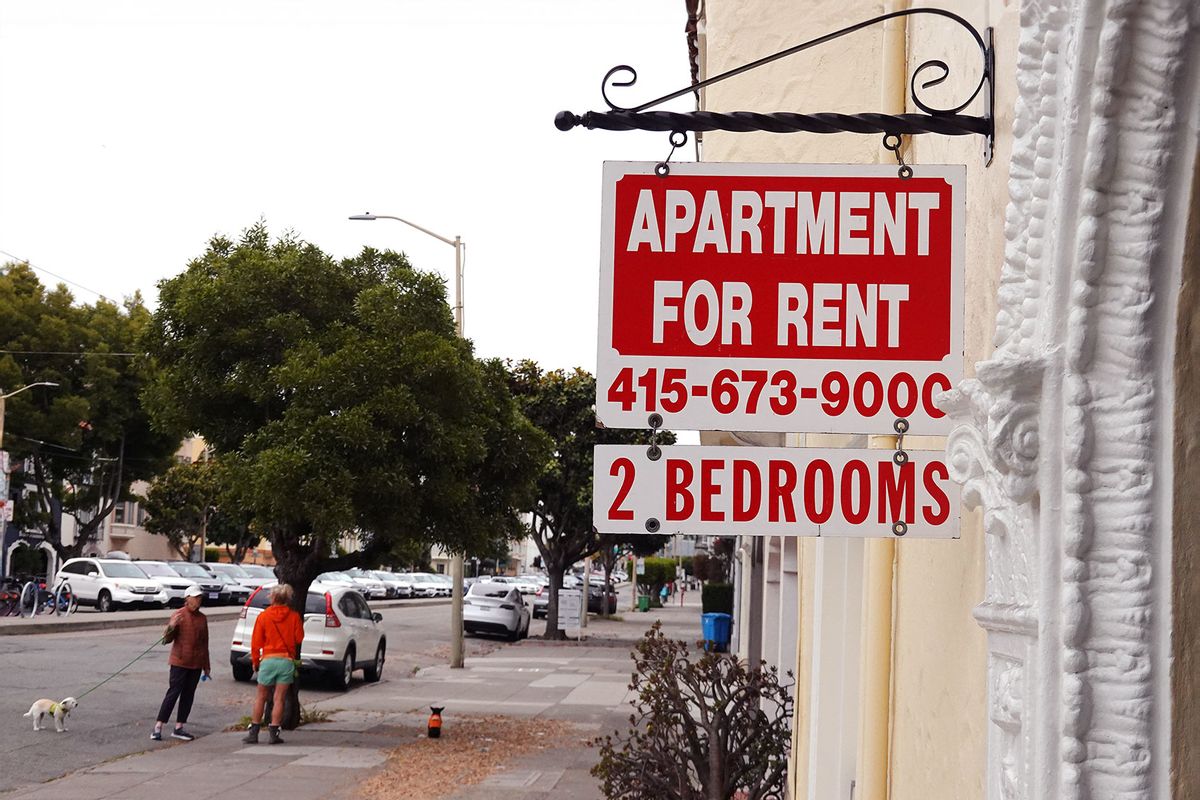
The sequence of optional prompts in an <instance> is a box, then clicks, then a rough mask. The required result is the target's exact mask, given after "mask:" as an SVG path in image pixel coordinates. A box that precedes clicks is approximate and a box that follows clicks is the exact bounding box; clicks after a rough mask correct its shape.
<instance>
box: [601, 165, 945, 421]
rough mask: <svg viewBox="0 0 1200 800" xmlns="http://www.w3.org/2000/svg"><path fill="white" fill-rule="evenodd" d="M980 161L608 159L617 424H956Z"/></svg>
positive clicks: (606, 378) (606, 246) (604, 310)
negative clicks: (940, 397) (973, 175)
mask: <svg viewBox="0 0 1200 800" xmlns="http://www.w3.org/2000/svg"><path fill="white" fill-rule="evenodd" d="M965 179H966V170H965V167H962V166H926V165H921V166H920V167H918V168H917V174H916V176H915V177H913V178H910V179H909V180H901V179H900V178H899V177H897V175H896V168H895V167H894V166H847V165H807V166H806V165H773V164H672V165H671V173H670V175H669V176H667V177H665V178H660V177H658V176H657V175H655V174H654V165H653V164H651V163H611V162H610V163H606V164H605V171H604V205H603V222H602V258H601V268H600V318H599V319H600V326H599V352H598V357H597V375H596V378H597V403H596V414H597V417H598V418H599V419H600V421H601V422H603V423H604V424H605V425H606V426H608V427H615V428H645V427H647V417H648V416H649V415H650V414H651V413H655V412H657V413H660V414H662V416H663V418H664V420H665V423H664V424H665V427H666V428H668V429H671V428H674V429H693V430H756V431H809V432H831V433H876V432H877V433H888V432H891V431H892V422H893V420H894V419H896V418H897V417H904V418H906V419H908V420H909V423H910V432H911V433H920V434H944V433H948V432H949V427H950V426H949V421H948V420H947V419H946V418H945V415H944V414H943V413H942V412H941V410H939V409H938V408H937V406H936V403H935V397H936V396H937V394H938V393H939V392H941V391H943V390H945V389H948V388H950V386H951V385H952V384H954V383H955V382H957V381H958V380H960V379H961V378H962V372H963V341H962V337H963V333H962V331H963V319H962V309H963V272H964V262H963V248H964V238H965V234H964V199H963V198H964V192H963V187H964V183H965Z"/></svg>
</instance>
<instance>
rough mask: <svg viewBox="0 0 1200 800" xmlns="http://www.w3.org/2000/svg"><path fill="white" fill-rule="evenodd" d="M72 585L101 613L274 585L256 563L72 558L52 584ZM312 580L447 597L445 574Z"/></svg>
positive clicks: (223, 601)
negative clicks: (195, 590)
mask: <svg viewBox="0 0 1200 800" xmlns="http://www.w3.org/2000/svg"><path fill="white" fill-rule="evenodd" d="M64 581H65V582H67V583H69V584H71V591H72V593H73V594H74V595H75V596H76V597H77V598H78V599H79V602H80V604H82V605H87V606H95V607H96V608H98V609H99V610H101V611H114V610H116V609H117V608H118V607H121V606H125V607H143V608H144V607H163V606H178V605H182V604H183V595H184V592H186V591H187V590H188V589H189V588H190V587H192V586H198V587H199V588H200V590H201V591H202V592H204V599H205V601H206V602H207V603H208V604H210V605H235V604H244V603H245V602H246V601H247V600H248V599H249V598H250V596H251V595H252V594H253V593H254V591H255V590H256V589H258V588H259V587H261V586H263V585H264V584H268V583H274V582H275V571H274V570H273V569H271V568H270V567H265V566H262V565H257V564H223V563H215V562H213V563H195V562H191V561H142V560H138V561H130V560H127V559H120V558H72V559H69V560H68V561H66V562H65V563H64V564H63V565H62V567H61V568H60V569H59V571H58V573H57V575H56V576H55V580H54V582H55V585H58V584H59V583H61V582H64ZM317 582H318V583H320V584H321V585H322V586H325V587H344V588H348V589H353V590H355V591H357V592H359V593H360V594H362V595H363V597H366V598H369V599H371V600H384V599H392V598H399V597H449V596H450V592H451V587H450V579H449V577H448V576H443V575H431V574H426V573H398V572H388V571H385V570H362V569H356V570H348V571H346V572H326V573H323V574H322V575H320V576H318V578H317Z"/></svg>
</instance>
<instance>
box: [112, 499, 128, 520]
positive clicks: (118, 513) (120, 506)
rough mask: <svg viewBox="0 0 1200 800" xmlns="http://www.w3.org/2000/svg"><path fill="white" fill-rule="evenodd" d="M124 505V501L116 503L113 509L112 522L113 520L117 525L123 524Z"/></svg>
mask: <svg viewBox="0 0 1200 800" xmlns="http://www.w3.org/2000/svg"><path fill="white" fill-rule="evenodd" d="M126 505H127V504H126V503H117V505H116V508H114V509H113V522H115V523H116V524H117V525H124V524H125V506H126Z"/></svg>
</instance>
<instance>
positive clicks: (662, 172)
mask: <svg viewBox="0 0 1200 800" xmlns="http://www.w3.org/2000/svg"><path fill="white" fill-rule="evenodd" d="M676 137H678V138H679V141H676V140H675V139H676ZM687 140H688V135H687V132H686V131H671V133H670V135H669V136H668V137H667V141H669V142H670V143H671V152H669V153H667V157H666V158H664V159H663V160H662V161H660V162H658V163H657V164H655V165H654V174H655V175H657V176H658V177H660V178H665V177H667V176H668V175H670V174H671V165H670V164H668V163H667V162H668V161H670V160H671V156H673V155H675V151H676V150H678V149H679V148H680V147H683V146H684V145H685V144H687Z"/></svg>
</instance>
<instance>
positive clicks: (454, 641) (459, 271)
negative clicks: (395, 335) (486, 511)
mask: <svg viewBox="0 0 1200 800" xmlns="http://www.w3.org/2000/svg"><path fill="white" fill-rule="evenodd" d="M350 219H352V220H357V221H361V222H374V221H375V220H377V219H391V220H395V221H396V222H403V223H404V224H405V225H407V226H409V227H410V228H416V229H417V230H419V231H420V232H421V233H424V234H425V235H427V236H432V237H433V238H434V239H437V240H438V241H439V242H445V243H446V244H448V245H450V246H451V247H453V248H454V328H455V332H456V333H458V336H459V338H460V339H461V338H462V335H463V248H465V247H466V245H465V244H464V243H463V240H462V237H461V236H455V237H454V238H453V239H450V238H448V237H445V236H441V235H439V234H436V233H434V232H433V231H431V230H429V229H428V228H423V227H421V226H420V225H418V224H417V223H415V222H409V221H408V220H406V219H404V218H402V217H394V216H392V215H390V214H371V213H369V212H368V213H366V214H354V215H352V216H351V217H350ZM450 582H451V590H450V595H451V599H450V666H451V667H452V668H460V667H462V665H463V557H462V555H461V554H459V553H456V554H454V555H453V556H452V557H451V559H450Z"/></svg>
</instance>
